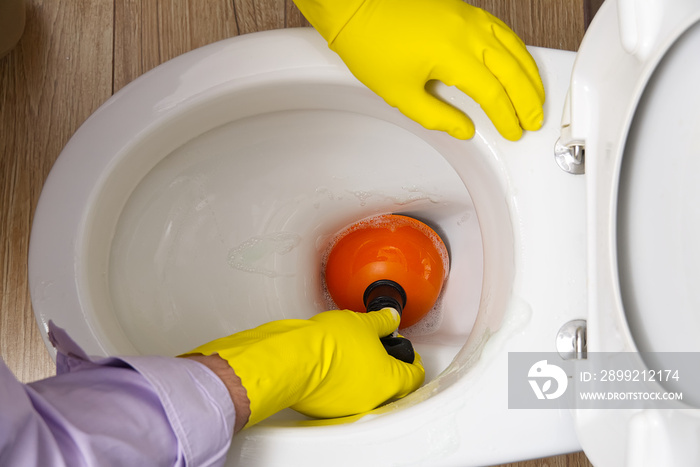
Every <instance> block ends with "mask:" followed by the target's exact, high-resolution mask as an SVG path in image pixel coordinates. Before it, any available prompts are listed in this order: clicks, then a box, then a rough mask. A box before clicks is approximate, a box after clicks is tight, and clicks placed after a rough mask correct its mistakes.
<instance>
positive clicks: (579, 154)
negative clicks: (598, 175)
mask: <svg viewBox="0 0 700 467" xmlns="http://www.w3.org/2000/svg"><path fill="white" fill-rule="evenodd" d="M585 152H586V151H585V148H584V146H583V144H576V143H574V144H569V145H565V144H563V143H562V140H561V138H560V139H559V140H557V142H556V144H555V145H554V160H555V161H556V162H557V165H558V166H559V168H561V169H562V170H563V171H564V172H566V173H570V174H572V175H581V174H584V173H586V164H585Z"/></svg>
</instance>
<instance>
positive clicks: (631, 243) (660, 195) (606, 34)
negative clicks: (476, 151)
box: [564, 0, 700, 465]
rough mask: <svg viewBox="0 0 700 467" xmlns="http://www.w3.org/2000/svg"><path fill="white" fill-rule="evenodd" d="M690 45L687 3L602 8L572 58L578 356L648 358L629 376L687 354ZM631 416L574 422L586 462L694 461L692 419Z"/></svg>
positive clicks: (692, 10) (699, 281)
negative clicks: (579, 197) (581, 170)
mask: <svg viewBox="0 0 700 467" xmlns="http://www.w3.org/2000/svg"><path fill="white" fill-rule="evenodd" d="M699 48H700V5H698V4H697V2H690V1H684V0H669V1H666V2H655V1H648V2H643V1H639V2H634V1H632V0H629V1H628V0H617V1H614V0H613V1H608V2H606V3H605V4H604V5H603V7H602V8H601V10H600V11H599V12H598V15H597V16H596V18H595V20H594V22H593V24H592V25H591V27H590V29H589V31H588V32H587V34H586V38H585V39H584V42H583V43H582V46H581V48H580V50H579V54H578V57H577V62H576V64H575V66H574V71H573V74H572V84H571V89H570V109H571V118H570V121H567V119H566V118H565V119H564V123H565V124H570V126H569V127H568V128H566V132H565V134H566V135H567V137H568V138H569V139H570V141H573V142H575V143H577V144H584V145H585V150H586V178H587V180H586V183H587V191H588V207H587V210H588V245H589V255H588V259H589V266H588V276H589V284H588V287H589V295H588V297H589V303H588V310H589V311H588V332H587V334H588V335H587V347H588V352H589V356H590V354H591V352H637V351H638V352H652V353H653V354H651V357H650V356H649V355H650V354H645V355H644V357H643V360H644V361H643V366H641V367H640V369H643V367H644V365H645V366H646V368H670V366H669V365H671V364H672V362H670V361H669V360H665V358H668V357H669V355H668V354H666V356H664V355H662V354H660V353H658V352H661V351H664V352H698V351H700V343H699V340H698V339H697V337H696V336H697V335H698V333H700V314H699V313H697V310H700V287H698V285H700V246H699V245H698V244H697V241H696V240H695V239H696V238H698V236H699V235H700V207H699V205H700V183H698V181H700V180H698V175H697V174H698V173H700V149H699V148H700V131H699V130H700V114H699V113H698V112H697V109H698V108H700V92H698V86H697V83H699V82H700V66H699V65H700V64H699V63H698V60H697V57H698V52H697V51H698V49H699ZM565 117H566V116H565ZM679 324H680V325H679ZM671 358H673V357H671ZM686 390H687V391H688V394H687V395H688V396H692V397H687V398H686V397H684V403H686V402H687V403H690V406H691V407H692V406H696V407H699V406H700V404H698V403H697V402H693V400H695V401H698V400H700V397H698V395H697V394H695V392H697V390H696V389H695V388H683V391H684V395H686V394H685V391H686ZM679 407H682V404H679ZM685 407H687V405H686V406H685ZM644 409H645V407H641V408H640V410H592V411H591V410H584V411H577V412H576V413H575V415H574V416H575V423H576V425H577V427H576V428H577V433H578V436H579V440H580V442H581V445H582V447H583V449H584V451H585V452H586V454H587V455H588V457H589V459H591V461H592V462H593V463H595V464H596V465H625V464H627V465H640V464H639V463H638V462H642V461H643V462H642V464H641V465H664V464H666V465H670V464H676V465H679V464H681V463H682V464H683V465H697V464H699V463H700V450H698V449H697V448H695V447H694V446H689V445H688V443H687V442H685V441H683V440H684V436H675V434H678V433H677V432H678V431H679V430H680V429H681V428H682V429H687V428H688V427H689V426H695V427H697V426H700V419H698V418H697V416H696V415H695V412H696V411H677V410H670V411H663V410H662V411H654V410H644ZM662 412H665V413H666V414H668V413H670V412H676V415H675V418H673V417H668V416H667V415H665V414H663V413H662ZM652 440H653V442H652ZM660 440H663V442H661V441H660ZM669 460H672V461H673V462H669Z"/></svg>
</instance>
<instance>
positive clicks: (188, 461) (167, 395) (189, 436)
mask: <svg viewBox="0 0 700 467" xmlns="http://www.w3.org/2000/svg"><path fill="white" fill-rule="evenodd" d="M49 338H50V340H51V342H52V343H53V345H54V346H55V347H56V350H57V351H58V354H57V357H56V368H57V373H58V374H62V373H68V372H75V371H81V370H82V369H87V368H91V367H94V366H95V365H99V366H119V367H124V366H125V365H126V366H130V367H131V368H133V369H134V370H136V371H137V372H138V373H139V374H141V375H142V376H143V377H144V378H145V379H146V381H148V383H150V385H151V387H152V388H153V391H154V392H155V394H156V395H157V397H158V399H159V400H160V402H161V404H162V406H163V410H164V411H165V413H166V416H167V418H168V421H169V422H170V425H171V427H172V430H173V432H174V433H175V436H176V437H177V440H178V447H179V455H178V457H179V458H180V459H181V460H184V464H185V465H220V464H223V463H224V462H225V460H226V453H227V452H228V449H229V446H230V444H231V438H232V437H233V428H234V423H235V420H236V411H235V408H234V405H233V401H231V396H230V394H229V392H228V389H227V388H226V386H225V385H224V384H223V382H222V381H221V379H220V378H219V377H218V376H216V375H215V374H214V372H212V371H211V370H210V369H209V368H207V367H206V366H204V365H202V364H201V363H198V362H195V361H192V360H188V359H183V358H172V357H141V356H122V357H109V358H91V357H89V356H88V355H86V354H85V352H84V351H83V349H81V348H80V346H78V345H77V344H76V343H75V342H74V341H73V340H72V339H71V338H70V336H68V334H67V333H66V332H65V331H64V330H63V329H61V328H59V327H58V326H56V325H54V324H53V322H49Z"/></svg>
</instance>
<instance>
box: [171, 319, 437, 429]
mask: <svg viewBox="0 0 700 467" xmlns="http://www.w3.org/2000/svg"><path fill="white" fill-rule="evenodd" d="M399 321H400V317H399V314H398V312H396V310H393V309H391V308H385V309H383V310H381V311H375V312H371V313H355V312H352V311H349V310H332V311H327V312H324V313H320V314H318V315H316V316H314V317H312V318H310V319H308V320H299V319H289V320H280V321H273V322H270V323H267V324H263V325H262V326H259V327H257V328H255V329H251V330H248V331H243V332H239V333H236V334H233V335H231V336H228V337H224V338H221V339H217V340H215V341H212V342H210V343H208V344H205V345H203V346H200V347H197V348H196V349H194V350H192V351H191V352H188V353H187V354H185V355H184V356H191V355H196V354H202V355H212V354H218V355H219V356H220V357H221V358H223V359H224V360H226V361H227V362H228V364H229V365H230V366H231V368H233V369H234V370H235V373H236V375H238V377H240V380H241V383H242V385H243V387H245V389H246V391H247V395H248V399H249V401H250V419H249V420H248V423H247V425H246V426H251V425H253V424H255V423H258V422H259V421H261V420H263V419H265V418H267V417H268V416H270V415H272V414H274V413H276V412H278V411H280V410H282V409H284V408H287V407H291V408H293V409H294V410H297V411H298V412H301V413H303V414H305V415H309V416H312V417H319V418H332V417H342V416H346V415H354V414H358V413H362V412H366V411H369V410H372V409H374V408H375V407H377V406H379V405H380V404H382V403H384V402H386V401H389V400H391V399H394V398H401V397H404V396H406V395H407V394H409V393H410V392H412V391H414V390H415V389H417V388H418V387H419V386H420V385H421V384H422V383H423V380H424V379H425V371H424V369H423V365H422V363H421V360H420V356H419V355H418V354H416V359H415V361H414V362H413V363H412V364H409V363H404V362H401V361H399V360H397V359H395V358H394V357H391V356H389V355H388V354H387V353H386V350H385V349H384V346H383V345H382V344H381V342H380V341H379V338H380V337H383V336H386V335H388V334H391V333H392V331H394V330H395V329H396V328H397V327H398V325H399Z"/></svg>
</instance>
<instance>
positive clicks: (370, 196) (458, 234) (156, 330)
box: [105, 110, 483, 380]
mask: <svg viewBox="0 0 700 467" xmlns="http://www.w3.org/2000/svg"><path fill="white" fill-rule="evenodd" d="M386 212H402V213H405V214H407V215H412V216H415V217H418V218H423V219H428V220H429V221H430V222H431V225H435V226H437V227H438V228H439V229H440V230H441V234H442V233H443V232H444V235H445V238H446V239H447V241H448V242H449V244H450V250H451V251H450V252H451V255H452V261H453V263H452V271H451V273H450V274H451V275H450V279H449V281H448V282H447V283H446V286H445V291H444V293H443V294H442V296H441V297H440V300H439V301H438V303H437V304H436V306H435V307H434V309H433V310H432V311H431V312H430V313H429V314H428V315H427V316H426V317H425V318H424V319H423V320H422V321H421V322H420V323H418V324H416V325H415V326H413V327H411V328H408V329H406V330H405V332H404V334H406V335H408V336H410V337H411V338H412V339H413V340H414V344H415V345H416V349H417V350H418V352H420V353H421V355H422V357H423V361H424V363H425V365H426V370H427V379H428V380H430V379H432V378H434V377H435V376H437V374H439V373H440V372H441V371H442V370H443V369H444V368H446V367H447V366H448V365H449V363H450V362H451V360H452V358H453V357H454V355H455V354H456V353H457V352H458V351H459V349H460V348H461V347H462V346H463V345H464V342H465V340H466V338H467V337H468V335H469V332H470V330H471V326H472V325H473V322H474V319H475V317H476V314H477V310H478V306H479V298H480V291H481V274H482V272H481V271H482V262H483V261H482V257H481V236H480V231H479V226H478V222H477V219H476V215H475V214H474V207H473V205H472V203H471V198H470V196H469V192H468V190H467V189H466V187H465V186H464V183H463V182H462V180H461V179H460V178H459V177H458V176H457V174H456V173H455V172H454V171H453V169H452V168H451V167H450V165H449V164H448V163H447V162H446V161H445V159H444V158H443V157H442V156H441V155H440V154H439V153H438V152H436V151H435V150H434V149H433V148H431V147H430V146H429V145H428V144H426V143H425V142H424V141H422V140H420V139H419V138H417V137H416V136H415V135H413V134H411V133H409V132H407V131H405V130H403V129H401V128H399V127H396V126H394V125H391V124H389V123H387V122H384V121H382V120H378V119H372V118H367V117H365V116H359V115H356V114H353V113H350V112H342V111H330V110H329V111H322V110H299V111H286V112H275V113H269V114H264V115H259V116H255V117H250V118H246V119H242V120H237V121H234V122H230V123H228V124H225V125H223V126H220V127H218V128H215V129H213V130H210V131H208V132H206V133H204V134H203V135H200V136H199V137H197V138H194V139H192V140H191V141H189V142H187V143H186V144H184V145H182V146H181V147H179V148H177V149H176V150H174V151H172V152H171V153H170V154H168V155H167V157H165V158H163V159H162V160H161V161H160V162H159V163H158V164H157V165H156V166H155V167H154V168H153V169H152V170H150V171H149V172H148V173H147V175H146V176H145V177H144V178H143V179H142V180H141V181H140V183H139V184H138V185H137V186H136V188H135V189H134V191H133V192H132V193H131V194H130V195H129V197H128V200H127V201H126V203H125V205H124V208H123V209H122V211H121V214H120V217H119V221H118V222H117V224H116V228H115V232H114V236H113V239H112V241H111V245H110V252H109V269H108V273H107V275H108V278H107V284H108V287H107V297H106V298H107V300H105V302H106V303H109V305H110V306H111V308H112V312H113V313H114V315H115V316H116V317H117V320H118V322H119V325H120V326H121V328H122V329H123V330H124V333H125V335H126V336H127V337H128V339H129V340H130V341H131V343H132V344H133V346H134V348H135V349H136V350H137V351H138V352H139V353H144V354H149V353H157V354H177V353H181V352H184V351H186V350H189V349H190V348H192V347H194V346H196V345H198V344H199V343H201V342H205V341H208V340H211V339H214V338H216V337H220V336H221V335H222V334H228V333H233V332H237V331H240V330H243V329H247V328H250V327H254V326H257V325H259V324H262V323H264V322H267V321H270V320H274V319H285V318H308V317H309V316H311V315H313V314H315V313H317V312H319V311H322V310H324V309H326V308H327V307H328V306H329V302H328V297H327V296H325V295H324V293H323V288H322V285H321V282H322V281H321V275H322V271H321V263H322V261H321V258H322V255H323V254H324V252H325V251H326V249H327V246H328V244H329V242H330V241H331V240H332V237H333V235H334V234H335V233H336V232H338V230H339V229H340V228H342V227H343V226H345V225H347V224H348V223H351V222H353V221H355V220H357V219H362V218H365V217H368V216H370V215H375V214H378V213H386ZM451 283H453V284H454V286H452V287H451V286H450V284H451Z"/></svg>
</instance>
